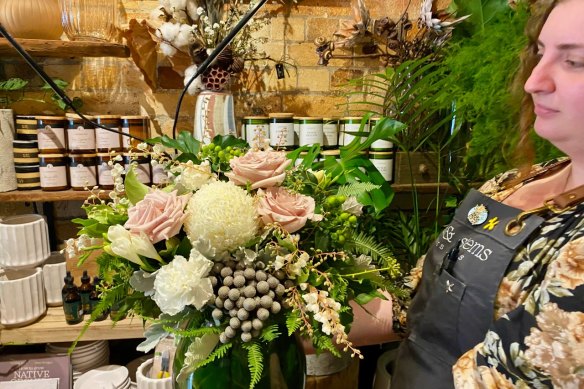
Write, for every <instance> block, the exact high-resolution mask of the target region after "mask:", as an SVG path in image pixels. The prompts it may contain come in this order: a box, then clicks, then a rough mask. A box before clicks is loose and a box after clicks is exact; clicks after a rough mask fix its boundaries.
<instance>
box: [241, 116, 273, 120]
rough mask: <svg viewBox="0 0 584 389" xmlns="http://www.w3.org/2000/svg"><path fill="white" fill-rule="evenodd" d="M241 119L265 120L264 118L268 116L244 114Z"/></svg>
mask: <svg viewBox="0 0 584 389" xmlns="http://www.w3.org/2000/svg"><path fill="white" fill-rule="evenodd" d="M243 119H244V120H254V119H261V120H265V119H269V117H267V116H244V117H243Z"/></svg>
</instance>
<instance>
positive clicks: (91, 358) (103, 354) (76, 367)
mask: <svg viewBox="0 0 584 389" xmlns="http://www.w3.org/2000/svg"><path fill="white" fill-rule="evenodd" d="M71 344H72V343H68V342H65V343H47V345H46V347H45V351H46V352H47V353H49V354H57V355H66V354H67V351H68V350H69V348H70V347H71ZM108 363H109V344H108V342H107V340H96V341H87V342H79V343H77V346H75V349H74V350H73V352H72V353H71V365H72V366H73V381H75V380H76V379H77V378H79V377H80V376H81V375H82V374H83V373H85V372H87V371H89V370H91V369H95V368H100V367H101V366H104V365H107V364H108ZM94 389H96V388H94Z"/></svg>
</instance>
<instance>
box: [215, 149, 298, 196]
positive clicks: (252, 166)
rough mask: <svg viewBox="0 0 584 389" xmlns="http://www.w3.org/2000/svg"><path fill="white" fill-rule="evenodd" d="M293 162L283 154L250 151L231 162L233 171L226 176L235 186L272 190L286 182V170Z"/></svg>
mask: <svg viewBox="0 0 584 389" xmlns="http://www.w3.org/2000/svg"><path fill="white" fill-rule="evenodd" d="M291 162H292V160H290V159H288V158H286V153H283V152H279V151H248V152H247V153H246V154H245V155H244V156H243V157H236V158H233V159H232V160H231V161H230V162H229V164H230V165H231V170H232V171H231V172H229V173H226V174H225V175H226V176H227V177H229V180H230V181H231V182H233V183H234V184H235V185H247V184H248V183H251V189H257V188H270V187H272V186H276V185H279V184H281V183H282V181H284V178H286V173H285V170H286V168H287V167H288V165H290V163H291Z"/></svg>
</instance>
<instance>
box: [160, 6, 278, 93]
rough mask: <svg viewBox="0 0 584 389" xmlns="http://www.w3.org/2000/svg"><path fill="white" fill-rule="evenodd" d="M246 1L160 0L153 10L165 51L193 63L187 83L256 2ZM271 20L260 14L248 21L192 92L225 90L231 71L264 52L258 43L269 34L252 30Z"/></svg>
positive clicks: (188, 68) (236, 69)
mask: <svg viewBox="0 0 584 389" xmlns="http://www.w3.org/2000/svg"><path fill="white" fill-rule="evenodd" d="M242 3H243V2H242V1H241V0H234V1H225V0H220V1H217V0H214V1H210V0H160V5H159V6H158V7H157V8H156V9H155V10H154V11H152V14H151V19H152V20H154V21H156V22H157V23H158V26H157V29H156V32H155V35H156V38H157V40H158V41H159V46H160V49H161V51H162V53H163V54H164V55H166V56H167V57H169V58H170V59H171V62H173V63H174V62H178V63H184V62H185V58H187V61H188V62H190V63H191V65H190V66H188V67H187V68H186V69H185V70H184V74H185V84H186V83H187V82H188V81H189V80H190V79H191V77H192V76H193V75H194V74H195V72H196V71H197V67H198V66H199V65H200V64H201V63H202V62H203V61H204V60H205V59H206V58H207V57H208V55H209V54H210V52H211V51H212V50H213V49H214V48H215V47H216V46H217V45H218V44H219V42H221V41H222V40H223V38H225V37H226V36H227V34H228V33H229V32H230V31H231V30H232V29H233V27H234V26H235V25H236V24H237V22H239V20H240V19H241V18H242V16H243V15H244V14H245V13H246V12H247V11H248V10H249V9H251V8H253V7H254V6H255V2H254V1H251V2H250V3H249V4H247V5H245V6H244V5H243V4H242ZM268 20H269V19H268V18H267V17H259V18H256V19H255V20H252V21H251V22H250V23H248V24H247V25H246V26H245V27H244V28H243V29H242V31H241V32H240V33H239V34H238V35H237V36H236V37H235V38H234V40H233V41H232V43H231V44H230V45H229V46H228V47H227V48H226V49H225V50H223V52H222V53H221V54H220V55H219V57H218V58H217V60H216V61H215V62H214V64H213V65H212V66H210V68H209V69H208V70H207V71H206V72H205V73H204V74H203V75H202V76H200V77H198V78H197V80H195V82H193V84H191V86H190V87H189V93H191V94H194V93H195V92H196V91H197V90H199V89H207V90H214V91H221V90H223V89H224V88H225V86H226V85H227V84H228V82H229V80H230V77H231V75H233V74H237V73H239V72H241V71H242V70H243V65H244V60H246V59H249V58H253V57H256V56H258V55H259V54H260V53H258V49H257V45H258V44H261V43H265V41H266V38H262V37H253V38H252V34H253V33H254V32H257V31H258V30H259V29H260V28H262V27H263V26H264V25H265V24H266V23H267V21H268Z"/></svg>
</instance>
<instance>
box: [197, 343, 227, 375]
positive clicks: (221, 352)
mask: <svg viewBox="0 0 584 389" xmlns="http://www.w3.org/2000/svg"><path fill="white" fill-rule="evenodd" d="M231 347H233V343H225V344H222V345H221V346H219V347H217V348H216V349H215V350H213V352H212V353H211V354H209V356H208V357H207V359H205V360H204V361H201V362H200V363H199V364H197V366H196V369H198V368H200V367H203V366H206V365H208V364H209V363H211V362H214V361H216V360H217V359H221V358H224V357H225V355H226V354H227V352H228V351H229V349H231Z"/></svg>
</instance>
